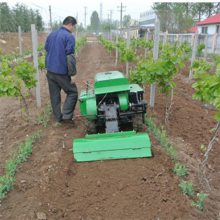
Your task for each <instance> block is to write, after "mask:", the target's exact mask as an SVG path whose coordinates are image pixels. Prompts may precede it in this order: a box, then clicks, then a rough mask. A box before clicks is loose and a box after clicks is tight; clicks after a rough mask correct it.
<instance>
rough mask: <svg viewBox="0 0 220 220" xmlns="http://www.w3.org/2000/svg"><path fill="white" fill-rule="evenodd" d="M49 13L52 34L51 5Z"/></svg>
mask: <svg viewBox="0 0 220 220" xmlns="http://www.w3.org/2000/svg"><path fill="white" fill-rule="evenodd" d="M49 13H50V32H51V31H52V14H51V5H49Z"/></svg>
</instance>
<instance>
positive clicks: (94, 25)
mask: <svg viewBox="0 0 220 220" xmlns="http://www.w3.org/2000/svg"><path fill="white" fill-rule="evenodd" d="M90 21H91V27H90V28H91V30H92V31H95V32H96V33H98V32H99V27H100V20H99V15H98V13H97V11H93V13H92V15H91V19H90Z"/></svg>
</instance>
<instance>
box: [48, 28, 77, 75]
mask: <svg viewBox="0 0 220 220" xmlns="http://www.w3.org/2000/svg"><path fill="white" fill-rule="evenodd" d="M45 50H46V52H47V55H46V68H47V70H48V71H50V72H53V73H56V74H62V75H67V74H68V68H67V58H66V56H67V55H69V54H71V53H75V38H74V36H73V34H72V33H71V32H70V31H69V30H67V29H66V28H65V27H61V28H60V29H58V30H57V31H55V32H52V33H51V34H50V35H49V36H48V37H47V40H46V43H45Z"/></svg>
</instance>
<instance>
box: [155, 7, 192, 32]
mask: <svg viewBox="0 0 220 220" xmlns="http://www.w3.org/2000/svg"><path fill="white" fill-rule="evenodd" d="M192 4H193V3H154V5H153V9H154V11H155V13H156V15H157V16H158V18H159V20H160V25H161V30H162V31H164V32H165V31H169V32H171V33H178V32H184V31H186V30H187V29H189V28H190V27H192V25H193V24H194V20H193V15H192V13H191V11H192V10H191V7H192Z"/></svg>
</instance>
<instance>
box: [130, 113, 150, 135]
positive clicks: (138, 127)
mask: <svg viewBox="0 0 220 220" xmlns="http://www.w3.org/2000/svg"><path fill="white" fill-rule="evenodd" d="M146 128H147V127H146V125H145V124H144V123H143V116H142V114H138V115H135V116H134V117H133V129H134V130H135V131H137V132H140V131H146Z"/></svg>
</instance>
